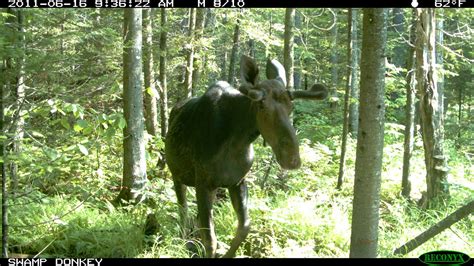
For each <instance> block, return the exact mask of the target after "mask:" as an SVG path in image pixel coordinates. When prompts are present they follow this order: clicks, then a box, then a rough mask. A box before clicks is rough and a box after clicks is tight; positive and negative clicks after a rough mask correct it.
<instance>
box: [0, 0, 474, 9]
mask: <svg viewBox="0 0 474 266" xmlns="http://www.w3.org/2000/svg"><path fill="white" fill-rule="evenodd" d="M0 7H13V8H141V7H145V8H146V7H150V8H189V7H203V8H204V7H206V8H285V7H298V8H318V7H319V8H323V7H335V8H338V7H339V8H349V7H352V8H361V7H375V8H393V7H398V8H412V7H424V8H426V7H435V8H460V7H474V1H473V0H0Z"/></svg>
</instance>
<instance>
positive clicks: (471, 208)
mask: <svg viewBox="0 0 474 266" xmlns="http://www.w3.org/2000/svg"><path fill="white" fill-rule="evenodd" d="M472 212H474V200H472V201H471V202H469V203H468V204H466V205H464V206H462V207H461V208H459V209H457V210H456V211H455V212H453V213H451V214H450V215H449V216H448V217H446V218H444V219H443V220H441V221H440V222H439V223H437V224H435V225H433V226H431V227H430V228H429V229H428V230H426V231H424V232H423V233H421V234H419V235H418V236H417V237H415V238H414V239H412V240H410V241H408V242H407V243H406V244H405V245H403V246H401V247H399V248H397V249H395V251H394V252H393V253H394V254H395V255H405V254H407V253H408V252H410V251H412V250H414V249H415V248H417V247H419V246H420V245H422V244H423V243H425V242H426V241H428V240H430V239H431V238H432V237H434V236H436V235H437V234H439V233H441V232H442V231H444V230H445V229H446V228H448V227H450V226H451V225H453V224H454V223H456V222H458V221H459V220H461V219H463V218H465V217H467V216H468V215H469V214H471V213H472Z"/></svg>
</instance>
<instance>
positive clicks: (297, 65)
mask: <svg viewBox="0 0 474 266" xmlns="http://www.w3.org/2000/svg"><path fill="white" fill-rule="evenodd" d="M301 28H302V21H301V10H299V12H296V14H295V29H296V30H297V32H298V33H299V34H298V35H296V36H295V44H296V46H297V47H300V49H301V46H302V45H303V38H302V36H301V33H300V32H301ZM295 54H296V52H295ZM302 72H303V71H302V67H301V62H300V54H296V55H295V74H294V75H295V84H294V86H295V90H300V89H301V76H302Z"/></svg>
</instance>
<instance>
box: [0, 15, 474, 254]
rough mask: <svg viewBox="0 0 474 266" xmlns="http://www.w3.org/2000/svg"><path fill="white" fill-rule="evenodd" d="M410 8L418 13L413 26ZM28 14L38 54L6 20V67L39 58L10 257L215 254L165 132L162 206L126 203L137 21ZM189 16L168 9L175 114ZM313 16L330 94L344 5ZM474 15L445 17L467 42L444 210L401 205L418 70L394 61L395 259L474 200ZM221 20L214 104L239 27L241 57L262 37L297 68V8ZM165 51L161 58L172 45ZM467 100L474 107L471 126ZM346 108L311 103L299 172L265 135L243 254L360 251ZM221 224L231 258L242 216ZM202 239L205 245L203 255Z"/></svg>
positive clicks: (30, 75)
mask: <svg viewBox="0 0 474 266" xmlns="http://www.w3.org/2000/svg"><path fill="white" fill-rule="evenodd" d="M408 11H409V10H405V11H404V15H405V17H406V18H408V17H409V14H408V13H409V12H408ZM24 12H25V21H26V23H25V37H26V45H27V50H26V51H22V49H21V48H20V47H16V46H15V47H13V46H11V45H8V44H9V43H10V42H11V38H12V36H13V35H12V34H13V33H12V32H11V31H10V30H4V29H5V21H6V20H7V19H8V17H9V15H7V14H6V13H5V12H0V25H1V26H0V27H2V32H5V34H1V35H0V56H1V57H2V58H6V57H9V58H10V59H11V60H12V61H13V63H14V64H16V63H17V62H18V59H19V58H20V56H22V55H25V56H26V58H25V59H26V62H27V63H26V65H25V72H26V85H27V91H26V92H27V101H25V102H24V103H23V105H22V111H21V112H19V114H21V116H22V117H23V118H24V119H25V125H24V131H25V134H24V138H23V139H22V144H21V152H19V153H16V154H13V153H12V154H9V156H8V157H7V158H6V159H7V162H15V163H16V165H17V166H18V182H19V184H18V188H17V190H16V191H11V192H12V193H11V194H10V195H11V198H10V200H9V204H10V209H9V219H10V225H11V227H10V228H11V231H10V249H11V250H10V251H11V252H14V253H26V254H33V255H35V254H39V256H42V257H191V256H193V255H195V254H202V252H203V250H202V246H201V244H200V243H199V237H198V234H197V232H196V230H194V231H193V232H192V233H191V234H190V235H188V236H186V238H181V234H180V229H179V226H178V214H177V207H176V204H175V195H174V192H173V189H172V181H171V180H170V173H169V171H168V170H167V169H166V167H165V168H164V169H161V168H160V167H159V166H158V165H159V164H160V162H162V161H163V159H164V158H162V156H163V150H164V142H163V137H162V136H149V135H147V136H146V138H147V141H148V142H147V151H146V153H147V169H148V173H147V176H148V178H149V180H150V183H149V184H148V185H147V187H146V192H145V195H146V196H147V197H148V198H149V200H147V201H145V202H142V203H140V204H138V205H136V206H128V207H116V206H114V205H113V204H112V203H111V202H113V201H114V199H115V197H116V196H117V194H118V191H119V190H120V186H121V178H122V157H123V154H122V153H123V150H122V142H123V133H122V131H123V129H124V128H125V127H126V126H127V125H126V122H125V120H124V118H123V113H122V108H121V106H122V101H121V100H122V99H121V97H122V95H121V91H122V84H121V82H122V73H121V68H122V48H123V47H122V45H123V44H122V42H123V39H122V29H121V27H122V12H120V11H117V10H112V9H111V10H106V9H100V10H99V9H97V10H93V9H90V10H74V9H64V10H62V9H61V10H59V9H58V10H53V9H38V10H24ZM187 12H188V10H186V9H170V10H169V12H168V14H169V17H168V19H169V24H168V32H169V34H168V47H169V51H167V52H168V66H167V67H168V68H167V74H168V88H169V96H170V104H169V106H170V107H172V106H173V105H174V103H175V102H176V101H178V100H179V98H180V95H181V94H180V93H181V91H180V90H181V84H182V79H183V75H182V74H183V68H182V67H183V64H184V61H185V60H184V55H185V53H184V51H185V50H184V49H183V47H184V46H185V44H187V38H186V34H185V33H186V27H187V26H186V25H187V20H186V18H187ZM297 12H299V15H301V16H302V26H301V28H300V29H297V30H296V31H295V34H296V37H301V38H302V43H301V44H300V45H296V47H295V56H296V57H297V58H298V59H299V62H300V65H299V66H300V67H301V72H302V74H303V75H306V76H307V80H308V85H309V86H311V85H312V84H313V83H314V82H322V83H326V84H329V83H330V80H331V76H330V73H331V71H330V70H331V65H330V64H329V62H330V58H329V57H330V54H331V53H330V52H328V51H331V49H332V42H331V31H330V26H331V25H332V21H333V19H334V17H333V13H332V12H330V10H328V9H299V10H297ZM472 12H473V11H472V10H468V9H462V10H461V9H455V10H445V13H444V16H445V18H446V21H445V27H446V28H445V30H446V31H447V32H449V33H452V34H451V35H448V34H447V35H446V38H445V46H446V49H445V50H444V59H445V61H444V65H443V68H444V69H445V72H444V73H445V96H446V102H447V104H446V118H445V121H446V141H445V147H446V150H447V152H448V155H449V167H450V176H449V180H448V181H449V183H450V193H451V198H450V199H449V201H447V202H445V203H442V204H441V205H440V206H438V208H435V209H432V210H422V209H420V208H419V207H418V206H417V204H416V203H415V202H413V201H406V200H404V199H402V198H401V196H400V184H401V171H400V169H401V167H402V152H403V144H402V143H403V130H404V126H403V123H404V109H403V108H404V105H405V82H406V81H405V75H406V70H405V69H404V67H403V66H396V65H394V64H392V63H390V64H388V65H387V73H388V74H387V78H386V101H385V104H386V121H387V123H386V126H385V148H384V164H383V173H382V191H381V193H382V202H381V220H380V235H379V240H380V243H379V246H380V249H379V254H380V256H381V257H393V255H392V251H393V249H394V248H396V247H398V246H400V245H401V244H403V243H404V242H406V241H407V240H409V239H411V238H413V237H414V236H415V235H417V234H419V233H420V232H422V231H424V230H425V229H426V228H428V227H429V226H431V225H432V224H434V223H436V222H437V221H439V220H440V219H442V218H444V217H445V216H447V215H448V214H449V213H450V212H452V211H454V210H455V209H456V208H458V207H460V206H461V205H462V204H463V203H464V202H465V201H467V200H468V199H469V198H471V197H472V194H473V190H474V188H473V187H472V184H473V182H474V180H473V177H474V163H473V160H474V159H473V158H474V155H473V154H474V151H473V148H472V147H473V139H474V135H473V134H474V133H473V132H474V123H473V120H472V118H473V117H474V116H473V115H472V112H473V111H472V105H473V97H472V91H474V90H473V86H474V83H473V81H472V76H473V75H474V72H473V69H472V58H473V56H474V54H473V51H474V49H473V48H474V47H473V46H472V45H473V43H474V42H472V36H465V35H463V33H464V29H465V26H463V25H465V24H466V23H467V22H470V21H471V20H472V19H471V18H472V15H473V14H472ZM360 13H361V12H360ZM345 15H346V11H345V10H340V12H339V17H338V24H337V27H339V32H340V38H341V39H340V40H339V41H340V44H341V45H339V46H338V47H337V49H338V51H337V53H338V54H339V58H340V62H339V64H338V70H339V72H340V73H341V74H340V76H343V74H344V73H345V71H346V64H345V59H344V58H345V54H346V51H345V45H342V44H345V42H346V41H347V40H346V39H347V36H346V32H347V22H346V19H345ZM206 17H207V18H209V20H208V22H207V23H208V24H207V26H206V28H205V30H204V35H203V38H202V39H200V40H196V43H195V45H197V46H199V47H200V48H201V49H199V52H198V53H196V58H198V59H199V61H198V62H199V65H200V67H202V74H201V79H200V81H199V83H198V87H197V88H195V89H196V91H197V94H198V95H200V94H202V93H203V92H204V91H205V89H206V88H207V86H208V85H210V84H211V83H212V82H214V81H216V80H218V79H220V77H221V74H222V72H223V69H222V67H223V65H222V61H223V57H224V53H226V52H227V53H229V52H230V49H231V45H230V44H231V40H232V34H233V28H234V25H235V23H236V22H237V18H240V21H241V41H240V44H241V53H248V52H249V50H250V48H249V47H248V42H249V41H250V40H253V41H254V42H255V51H256V59H257V61H258V62H259V63H260V65H261V66H263V65H264V64H263V63H264V62H265V60H266V59H267V57H272V58H278V59H279V60H282V58H281V54H282V52H281V51H282V43H283V42H282V36H283V32H284V30H283V21H284V10H272V9H250V10H245V11H243V13H240V12H239V11H236V10H231V9H227V10H211V11H209V13H208V14H207V15H206ZM406 22H407V23H408V22H409V20H408V19H406ZM158 24H159V23H158V15H156V16H155V22H154V24H153V26H154V33H155V36H157V34H159V32H160V31H161V30H162V29H161V27H160V26H159V25H158ZM458 26H459V27H458ZM270 29H271V32H270ZM3 30H4V31H3ZM389 34H390V35H391V36H392V38H389V39H390V41H389V43H388V50H389V54H390V55H393V50H394V48H395V47H396V46H397V45H400V46H402V47H405V48H406V44H405V43H404V41H403V40H404V38H406V34H402V35H400V34H397V33H395V32H393V31H392V32H390V33H389ZM155 40H156V39H155ZM154 51H156V55H159V53H160V51H159V49H155V50H154ZM279 57H280V58H279ZM157 61H158V60H156V59H155V62H157ZM228 63H229V62H228V61H227V65H226V66H225V68H227V69H228ZM236 64H238V62H236ZM157 66H158V64H157V63H155V67H157ZM236 66H237V65H236ZM299 66H298V65H297V67H299ZM237 67H238V66H237ZM237 69H238V68H237ZM225 71H227V70H225ZM261 72H262V73H263V72H264V71H261ZM261 78H263V74H262V76H261ZM342 84H344V78H341V79H340V81H339V86H338V93H339V94H338V96H343V94H342V91H343V86H342ZM144 91H145V93H146V90H144ZM460 93H461V95H464V96H463V97H464V98H463V100H462V102H461V103H460V105H461V107H462V114H461V117H460V119H458V106H459V101H458V100H457V99H458V96H459V95H460ZM8 96H10V95H8ZM339 98H341V99H342V98H343V97H339ZM7 100H8V101H7V107H6V116H7V117H8V118H9V119H11V118H12V117H14V115H15V114H16V112H17V110H16V109H15V107H14V105H13V104H12V101H13V100H12V98H10V97H7ZM341 109H342V108H340V106H339V107H338V109H337V110H336V111H335V112H334V111H332V110H328V108H327V103H321V102H311V101H297V102H296V103H295V108H294V113H293V119H294V124H295V128H296V129H297V135H298V138H299V139H300V144H301V145H300V153H301V157H302V160H303V166H302V167H301V169H299V170H296V171H283V170H281V169H280V168H279V166H278V164H277V162H276V160H275V158H274V157H273V156H272V151H271V148H270V147H268V146H265V145H264V144H263V141H262V139H261V138H260V139H258V140H257V142H256V143H255V144H254V148H255V157H256V161H255V163H254V166H253V167H252V169H251V172H250V173H249V174H248V176H247V181H248V182H249V189H250V202H249V204H250V205H249V208H250V217H251V219H252V229H251V232H250V234H249V237H248V238H247V240H246V242H245V243H244V244H243V246H242V247H241V248H240V249H239V251H238V255H239V256H242V257H347V256H348V250H349V245H350V239H349V238H350V227H351V221H350V219H351V211H352V187H353V179H354V174H353V169H354V164H355V157H356V156H355V155H356V140H355V139H353V138H349V140H348V150H347V155H346V156H347V160H346V164H347V167H346V180H345V183H344V186H343V188H342V190H340V191H338V190H336V189H335V185H336V179H337V174H338V167H339V154H340V143H341V137H340V135H341V131H342V110H341ZM459 129H460V137H459V138H458V137H457V136H458V132H459ZM0 137H1V139H2V140H5V139H7V138H10V137H11V132H8V134H5V135H4V136H0ZM422 148H423V146H422V142H421V138H420V137H419V136H417V137H416V138H415V151H414V155H413V158H412V169H411V170H412V174H411V177H410V180H411V183H412V198H413V199H419V198H421V193H422V192H423V191H425V190H426V188H425V186H426V182H425V172H424V160H423V150H422ZM157 164H158V165H157ZM9 188H12V185H11V184H10V187H9ZM190 191H191V192H193V190H192V189H190ZM193 194H194V193H188V197H189V205H190V212H191V215H192V216H193V217H195V215H196V212H197V211H196V204H195V197H194V195H193ZM150 213H153V214H154V215H155V216H156V218H157V221H158V224H159V226H158V228H159V229H158V233H157V234H156V235H152V236H150V235H145V233H144V232H143V231H144V230H143V229H144V226H145V220H146V217H147V215H148V214H150ZM215 223H216V231H217V232H216V233H217V235H218V237H219V241H220V243H219V246H220V250H222V251H223V250H225V248H226V245H227V244H229V243H230V241H231V239H232V237H233V235H234V232H235V227H236V217H235V214H234V212H233V210H232V206H231V203H230V201H229V199H228V197H226V196H222V197H220V199H218V201H217V204H216V206H215ZM472 223H473V217H472V216H471V217H469V218H467V219H464V220H462V221H460V222H458V223H456V224H455V225H454V226H453V227H451V229H449V230H446V231H445V232H443V233H442V234H440V235H438V236H437V237H435V238H433V239H432V240H430V241H428V242H427V243H425V244H424V245H423V246H421V247H419V248H418V249H416V250H415V251H413V252H412V253H410V254H409V255H408V256H407V257H416V256H417V255H418V254H421V253H423V252H425V251H430V250H436V249H455V250H459V251H462V252H465V253H467V254H469V255H471V257H472V256H473V255H474V254H473V253H472V248H471V247H470V245H469V244H468V243H472V242H473V241H474V235H473V233H472V232H473V230H472ZM194 229H196V227H195V228H194ZM190 243H193V245H194V246H196V250H193V251H189V250H188V249H187V247H189V246H190V245H191V244H190Z"/></svg>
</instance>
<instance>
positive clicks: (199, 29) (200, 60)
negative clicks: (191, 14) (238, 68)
mask: <svg viewBox="0 0 474 266" xmlns="http://www.w3.org/2000/svg"><path fill="white" fill-rule="evenodd" d="M205 12H206V10H205V9H204V8H198V9H197V11H196V28H195V32H196V38H195V39H196V45H195V52H194V53H195V57H194V70H193V79H192V80H193V82H192V84H193V85H192V88H193V95H195V94H196V89H197V88H198V87H199V80H200V79H201V69H202V68H203V67H202V66H203V65H204V61H205V58H204V54H203V51H202V45H201V42H202V41H201V38H202V36H203V34H204V25H205V17H204V15H205Z"/></svg>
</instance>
